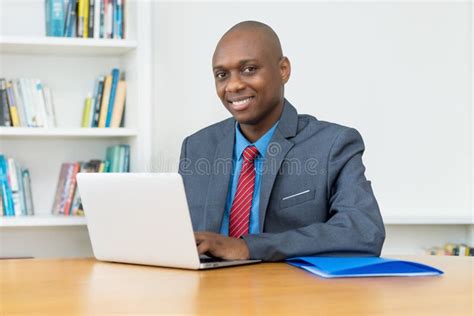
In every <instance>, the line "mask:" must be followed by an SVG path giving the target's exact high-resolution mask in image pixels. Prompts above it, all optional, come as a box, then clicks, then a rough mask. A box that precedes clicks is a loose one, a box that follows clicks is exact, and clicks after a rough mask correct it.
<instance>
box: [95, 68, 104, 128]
mask: <svg viewBox="0 0 474 316" xmlns="http://www.w3.org/2000/svg"><path fill="white" fill-rule="evenodd" d="M104 80H105V78H104V77H99V79H98V84H97V94H96V96H95V105H94V121H93V124H92V127H98V126H99V116H100V105H101V104H102V94H103V91H104Z"/></svg>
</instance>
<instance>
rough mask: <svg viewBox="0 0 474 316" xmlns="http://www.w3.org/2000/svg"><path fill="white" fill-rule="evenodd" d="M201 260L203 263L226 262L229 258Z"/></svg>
mask: <svg viewBox="0 0 474 316" xmlns="http://www.w3.org/2000/svg"><path fill="white" fill-rule="evenodd" d="M199 261H200V262H201V263H212V262H224V261H227V260H224V259H221V258H199Z"/></svg>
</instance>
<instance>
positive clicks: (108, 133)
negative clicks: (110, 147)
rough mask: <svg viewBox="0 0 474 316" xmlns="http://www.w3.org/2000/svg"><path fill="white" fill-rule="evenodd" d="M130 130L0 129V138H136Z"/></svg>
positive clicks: (133, 130)
mask: <svg viewBox="0 0 474 316" xmlns="http://www.w3.org/2000/svg"><path fill="white" fill-rule="evenodd" d="M136 136H138V131H137V130H136V129H132V128H28V127H0V137H1V138H3V137H56V138H63V137H68V138H69V137H77V138H87V137H136Z"/></svg>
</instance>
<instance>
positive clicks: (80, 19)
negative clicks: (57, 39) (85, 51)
mask: <svg viewBox="0 0 474 316" xmlns="http://www.w3.org/2000/svg"><path fill="white" fill-rule="evenodd" d="M85 1H86V0H77V4H78V5H77V31H76V36H77V37H84V6H85Z"/></svg>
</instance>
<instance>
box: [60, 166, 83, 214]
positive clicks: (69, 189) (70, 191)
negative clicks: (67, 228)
mask: <svg viewBox="0 0 474 316" xmlns="http://www.w3.org/2000/svg"><path fill="white" fill-rule="evenodd" d="M71 166H72V168H71V167H70V169H69V172H68V181H67V186H66V191H65V193H66V194H65V196H66V201H65V203H64V208H63V209H62V213H63V214H64V215H70V210H71V205H72V199H73V198H74V192H75V191H76V175H77V173H78V172H79V168H80V163H78V162H76V163H72V164H71Z"/></svg>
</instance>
